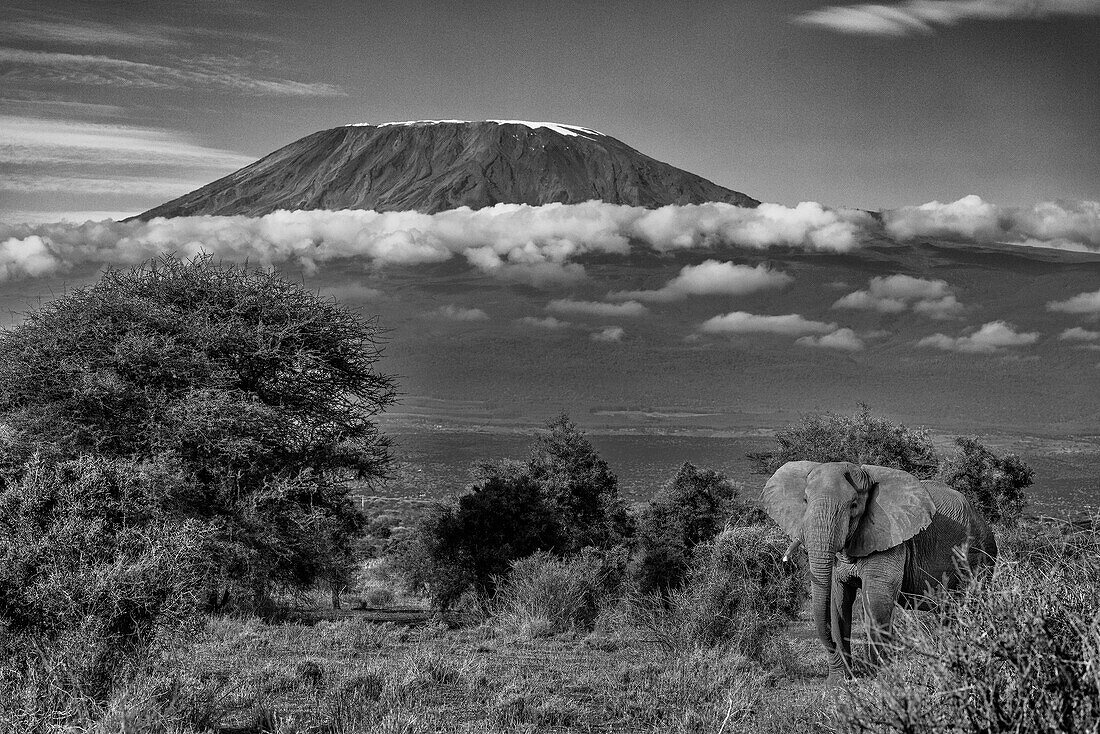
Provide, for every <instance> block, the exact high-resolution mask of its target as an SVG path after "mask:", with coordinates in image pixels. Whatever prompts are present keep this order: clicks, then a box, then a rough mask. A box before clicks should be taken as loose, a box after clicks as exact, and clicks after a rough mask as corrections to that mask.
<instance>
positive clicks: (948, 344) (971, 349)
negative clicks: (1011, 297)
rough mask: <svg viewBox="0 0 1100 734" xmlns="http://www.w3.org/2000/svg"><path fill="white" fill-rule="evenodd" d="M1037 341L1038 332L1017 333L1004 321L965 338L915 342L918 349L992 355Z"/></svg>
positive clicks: (930, 338)
mask: <svg viewBox="0 0 1100 734" xmlns="http://www.w3.org/2000/svg"><path fill="white" fill-rule="evenodd" d="M1038 340H1039V332H1037V331H1030V332H1018V331H1016V327H1014V326H1013V325H1012V324H1009V323H1007V322H1005V321H990V322H988V323H986V324H982V326H981V328H979V329H978V330H977V331H975V332H974V333H973V334H970V335H967V336H959V337H950V336H947V335H946V334H933V335H931V336H926V337H924V338H923V339H921V340H920V341H918V342H917V346H918V347H934V348H936V349H943V350H947V351H953V352H968V353H992V352H1000V351H1003V350H1004V349H1007V348H1011V347H1022V346H1027V345H1028V344H1034V343H1035V342H1036V341H1038Z"/></svg>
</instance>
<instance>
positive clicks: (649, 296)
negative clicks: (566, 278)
mask: <svg viewBox="0 0 1100 734" xmlns="http://www.w3.org/2000/svg"><path fill="white" fill-rule="evenodd" d="M793 280H794V278H792V277H791V276H789V275H787V274H786V273H783V272H780V271H777V270H772V269H771V268H769V267H768V266H766V265H763V264H761V265H757V266H755V267H753V266H751V265H735V264H734V263H731V262H721V261H718V260H706V261H705V262H702V263H700V264H699V265H685V266H684V267H683V269H682V270H680V274H679V275H677V276H676V277H675V278H673V279H672V280H670V281H669V282H668V283H666V284H665V285H663V286H662V287H661V288H659V289H656V290H641V291H615V292H613V293H608V294H607V297H608V298H610V299H612V300H621V301H625V300H637V301H657V302H668V301H679V300H682V299H684V298H687V297H688V296H718V295H720V296H744V295H748V294H749V293H755V292H757V291H761V290H764V289H767V288H781V287H783V286H785V285H787V284H789V283H791V282H792V281H793Z"/></svg>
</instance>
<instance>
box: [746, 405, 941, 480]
mask: <svg viewBox="0 0 1100 734" xmlns="http://www.w3.org/2000/svg"><path fill="white" fill-rule="evenodd" d="M775 442H776V448H775V449H774V450H773V451H763V452H758V453H752V454H749V455H748V458H749V459H751V460H752V461H753V462H754V464H755V466H754V468H753V473H754V474H772V473H774V472H775V471H776V470H777V469H778V468H779V467H781V466H783V465H784V464H785V463H787V462H788V461H820V462H828V461H851V462H853V463H856V464H875V465H877V466H889V467H893V468H895V469H901V470H902V471H907V472H909V473H910V474H913V475H915V476H918V477H920V478H921V479H929V478H931V477H932V475H934V474H935V473H936V467H937V465H938V463H939V461H938V457H937V455H936V449H935V447H934V446H933V445H932V441H931V440H930V439H929V437H928V432H927V431H924V430H919V429H918V430H914V429H911V428H908V427H906V426H903V425H901V424H900V423H894V422H892V421H890V420H889V419H887V418H879V417H877V416H875V415H872V414H871V409H870V408H868V407H867V406H866V405H864V404H862V403H861V404H860V406H859V410H858V411H857V412H856V413H855V414H854V415H840V414H837V413H822V414H820V415H807V416H804V417H803V418H802V419H801V420H800V421H799V422H798V423H792V424H791V425H789V426H787V427H785V428H782V429H780V430H779V431H777V432H776V434H775Z"/></svg>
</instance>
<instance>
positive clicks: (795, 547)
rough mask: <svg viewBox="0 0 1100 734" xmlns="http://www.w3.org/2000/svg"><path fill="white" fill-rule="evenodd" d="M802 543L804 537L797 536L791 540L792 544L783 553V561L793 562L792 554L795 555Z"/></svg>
mask: <svg viewBox="0 0 1100 734" xmlns="http://www.w3.org/2000/svg"><path fill="white" fill-rule="evenodd" d="M800 545H802V538H795V539H794V540H792V541H791V544H790V546H788V547H787V552H786V553H784V554H783V563H790V562H791V556H792V555H794V552H795V551H797V550H798V546H800Z"/></svg>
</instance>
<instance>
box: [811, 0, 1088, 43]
mask: <svg viewBox="0 0 1100 734" xmlns="http://www.w3.org/2000/svg"><path fill="white" fill-rule="evenodd" d="M1083 15H1100V1H1098V0H909V2H901V3H894V4H890V5H886V4H881V3H867V4H862V5H832V6H829V7H825V8H820V9H818V10H811V11H809V12H807V13H802V14H801V15H797V16H795V17H794V19H793V22H795V23H797V24H799V25H807V26H814V27H817V28H825V29H827V30H831V31H837V32H839V33H848V34H853V35H863V36H886V37H903V36H912V35H921V34H923V35H929V34H932V33H934V32H935V29H936V28H937V27H940V26H954V25H958V24H960V23H964V22H967V21H973V20H987V21H989V20H1025V19H1031V18H1047V17H1052V16H1083Z"/></svg>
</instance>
